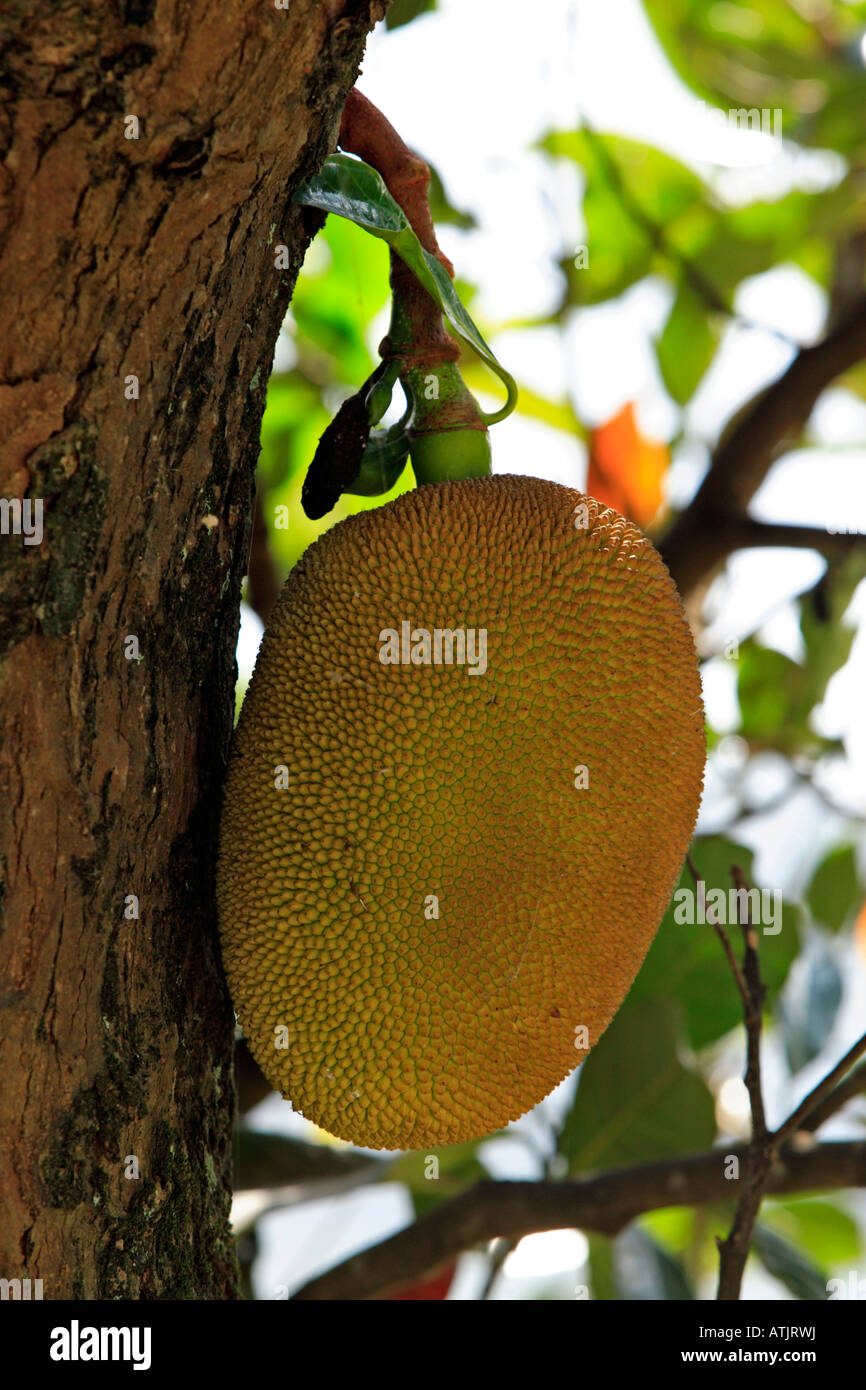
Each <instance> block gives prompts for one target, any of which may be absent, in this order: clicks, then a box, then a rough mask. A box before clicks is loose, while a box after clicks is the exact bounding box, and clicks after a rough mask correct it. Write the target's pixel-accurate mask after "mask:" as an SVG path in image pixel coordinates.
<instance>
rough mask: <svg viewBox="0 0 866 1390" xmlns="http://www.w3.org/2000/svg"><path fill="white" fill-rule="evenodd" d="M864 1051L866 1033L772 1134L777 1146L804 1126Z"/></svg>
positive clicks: (865, 1049)
mask: <svg viewBox="0 0 866 1390" xmlns="http://www.w3.org/2000/svg"><path fill="white" fill-rule="evenodd" d="M864 1052H866V1033H864V1034H863V1036H862V1038H858V1040H857V1042H855V1044H854V1046H853V1047H849V1049H848V1051H847V1052H846V1053H845V1056H844V1057H843V1058H842V1060H841V1062H837V1063H836V1065H835V1067H834V1068H833V1070H832V1071H830V1072H828V1073H827V1075H826V1076H825V1077H824V1079H823V1081H819V1082H818V1085H817V1086H815V1087H814V1088H813V1089H812V1090H811V1091H810V1092H809V1094H808V1095H807V1096H806V1097H805V1099H804V1100H801V1101H800V1104H799V1105H798V1106H797V1109H796V1110H795V1111H793V1113H792V1114H790V1115H789V1116H788V1118H787V1120H786V1121H785V1123H784V1124H783V1125H780V1126H779V1128H778V1129H777V1130H776V1131H775V1133H774V1134H773V1135H772V1136H771V1138H772V1140H773V1143H774V1145H775V1146H776V1147H777V1148H778V1146H779V1144H781V1143H782V1141H783V1140H784V1139H787V1138H788V1136H789V1135H790V1134H793V1133H794V1131H795V1130H798V1129H801V1128H802V1127H804V1121H806V1120H808V1119H809V1118H810V1116H811V1115H812V1113H813V1112H814V1110H815V1109H816V1107H817V1106H818V1104H819V1103H820V1102H821V1101H822V1100H823V1099H824V1097H825V1096H828V1095H829V1093H830V1092H831V1091H832V1090H833V1087H834V1086H835V1085H836V1082H837V1081H839V1080H841V1078H842V1077H843V1076H844V1075H845V1073H846V1072H847V1071H849V1070H850V1068H851V1067H853V1065H854V1063H855V1062H856V1061H857V1060H858V1059H859V1058H860V1057H862V1056H863V1054H864ZM860 1070H861V1071H862V1070H863V1069H862V1068H861V1069H860Z"/></svg>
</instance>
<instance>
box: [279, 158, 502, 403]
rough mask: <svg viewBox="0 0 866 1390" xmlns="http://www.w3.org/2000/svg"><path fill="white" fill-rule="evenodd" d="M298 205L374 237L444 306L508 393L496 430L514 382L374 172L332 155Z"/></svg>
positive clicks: (298, 196) (357, 161) (452, 322)
mask: <svg viewBox="0 0 866 1390" xmlns="http://www.w3.org/2000/svg"><path fill="white" fill-rule="evenodd" d="M294 201H295V202H296V203H303V204H306V205H308V206H310V207H317V208H321V209H322V211H324V212H334V213H336V214H337V215H338V216H339V217H345V218H348V219H349V221H351V222H355V223H356V224H357V225H358V226H359V227H363V228H364V230H365V231H367V232H370V233H371V235H372V236H377V237H381V238H382V240H383V241H385V242H387V244H388V245H389V246H390V247H391V250H392V251H394V252H395V253H396V254H397V255H398V256H399V257H400V258H401V260H403V261H405V263H406V265H408V267H409V269H410V270H411V271H412V273H413V274H414V276H415V278H416V279H417V280H418V281H419V282H420V283H421V284H422V285H423V286H424V288H425V290H426V291H427V293H428V294H429V295H431V297H432V298H433V299H434V300H435V301H436V303H437V304H438V305H439V307H440V308H441V310H442V312H443V314H444V315H445V317H446V319H447V320H448V322H449V324H450V325H451V327H452V329H453V330H454V332H455V333H456V334H457V336H458V337H459V338H462V339H463V341H464V342H466V343H468V344H469V346H470V347H471V348H473V349H474V351H475V352H477V354H478V356H479V357H480V358H481V359H482V361H483V362H485V363H486V364H487V366H488V367H489V368H490V370H491V371H493V372H495V373H496V375H497V376H498V377H499V378H500V380H501V381H502V382H503V384H504V386H505V388H506V391H507V393H508V396H507V400H506V403H505V405H504V406H503V407H502V408H501V409H500V410H497V411H495V412H494V413H493V414H491V415H483V419H484V422H485V424H487V425H493V424H495V423H496V422H497V420H503V419H504V418H505V416H506V415H509V414H510V413H511V411H512V410H513V409H514V406H515V405H516V403H517V387H516V385H515V383H514V379H513V378H512V377H511V376H510V375H509V373H508V372H506V370H505V368H504V367H503V366H501V364H500V363H499V362H498V361H497V359H496V357H495V355H494V353H493V351H492V350H491V348H490V347H488V345H487V343H486V342H485V341H484V338H483V336H482V334H481V332H480V330H479V329H478V328H477V327H476V325H475V324H474V323H473V321H472V319H471V317H470V315H469V314H468V312H467V311H466V309H465V308H464V307H463V305H462V304H461V302H460V299H459V298H458V296H457V293H456V291H455V289H454V285H453V283H452V281H451V277H450V276H449V274H448V272H447V271H446V269H445V267H444V266H443V265H441V264H440V262H439V261H437V259H436V257H435V256H432V255H431V254H430V252H429V251H426V250H425V249H424V247H423V246H422V245H421V243H420V241H419V240H418V238H417V236H416V235H415V233H414V232H413V230H412V228H411V226H410V225H409V220H408V218H407V217H406V215H405V213H404V212H403V210H402V208H401V207H400V206H399V204H398V203H397V202H396V201H395V200H394V199H393V198H392V197H391V194H390V193H389V192H388V189H387V188H386V186H385V183H384V181H383V179H382V178H381V176H380V175H379V174H378V173H377V172H376V170H375V169H372V168H371V167H370V166H369V164H365V163H364V162H363V161H362V160H360V159H353V158H351V157H350V156H349V155H345V154H333V155H330V156H329V157H328V159H326V160H325V163H324V165H323V167H322V170H321V172H320V173H319V174H317V175H315V177H314V178H312V179H309V180H308V181H307V182H306V183H305V184H302V185H301V187H300V188H299V189H298V191H297V192H296V194H295V197H294Z"/></svg>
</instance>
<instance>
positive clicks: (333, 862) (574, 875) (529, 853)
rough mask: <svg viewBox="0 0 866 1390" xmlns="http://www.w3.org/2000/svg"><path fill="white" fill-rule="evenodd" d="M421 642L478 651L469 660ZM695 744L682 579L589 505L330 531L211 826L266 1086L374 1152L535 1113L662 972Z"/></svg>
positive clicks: (535, 494) (527, 500)
mask: <svg viewBox="0 0 866 1390" xmlns="http://www.w3.org/2000/svg"><path fill="white" fill-rule="evenodd" d="M404 623H407V624H408V625H409V629H408V634H406V629H405V628H403V626H402V625H403V624H404ZM388 629H391V630H393V634H395V635H396V636H397V638H398V646H397V647H395V646H394V638H393V636H389V635H388V633H387V632H386V630H388ZM437 629H438V630H439V631H440V633H441V632H442V631H443V630H450V631H451V632H452V633H453V632H455V631H457V632H460V631H462V632H463V633H464V635H467V636H468V634H469V633H474V634H475V638H474V646H473V645H471V640H470V645H469V646H468V647H467V650H466V651H465V652H464V660H463V662H461V661H460V659H459V658H460V647H459V641H458V640H457V639H454V645H453V647H451V655H452V657H453V658H454V660H453V661H452V663H451V664H446V663H445V660H444V658H445V654H446V652H447V650H448V647H449V643H448V639H447V638H441V639H440V646H439V657H440V662H439V664H437V663H436V660H435V657H436V651H437V648H436V638H435V633H436V630H437ZM482 631H483V632H484V633H485V634H486V669H484V671H483V674H482V665H485V663H484V662H482V660H481V659H480V658H481V635H480V634H481V632H482ZM424 633H427V634H429V638H428V639H425V637H424ZM404 634H406V644H405V646H403V637H404ZM386 652H390V654H391V655H394V654H395V653H396V654H397V660H396V661H394V662H389V663H384V662H383V661H382V660H381V659H380V656H381V654H383V653H386ZM404 654H405V655H407V656H408V658H409V660H408V662H407V663H406V664H404V663H403V661H402V659H401V658H402V656H403V655H404ZM425 654H426V655H427V656H429V657H430V660H429V661H427V660H425V659H424V658H425ZM413 655H414V658H415V659H414V660H413ZM473 655H474V658H475V661H474V665H473V664H471V660H472V657H473ZM703 729H704V726H703V711H702V707H701V694H700V684H699V678H698V667H697V659H696V655H695V650H694V646H693V643H692V639H691V635H690V633H689V629H688V627H687V625H686V621H685V617H684V615H683V611H682V608H681V605H680V601H679V598H678V596H677V593H676V590H675V588H674V585H673V583H672V581H671V579H670V576H669V575H668V572H667V570H666V569H665V566H664V565H663V563H662V561H661V559H660V558H659V556H658V554H657V552H656V551H655V550H654V549H653V547H652V545H651V544H650V542H649V541H648V540H647V539H646V538H645V537H644V536H643V535H642V534H641V533H640V532H639V531H638V530H637V529H636V528H635V527H634V526H633V525H631V524H630V523H629V522H628V521H625V520H624V519H623V518H622V517H621V516H619V515H618V514H617V513H616V512H613V511H611V510H610V509H608V508H605V507H603V506H601V505H600V504H598V503H597V502H595V501H593V500H592V499H591V498H587V497H583V496H582V495H581V494H580V493H577V492H574V491H571V490H570V489H567V488H564V487H561V486H559V485H558V484H555V483H550V482H544V481H541V480H538V479H534V478H528V477H525V478H524V477H504V476H495V477H489V478H479V479H472V480H468V481H463V482H454V483H441V484H434V485H431V486H428V487H422V488H419V489H418V490H416V491H414V492H410V493H407V494H405V495H404V496H401V497H399V498H398V499H397V500H396V501H394V502H391V503H389V504H388V505H386V506H384V507H381V508H379V509H378V510H374V511H368V512H365V513H362V514H360V515H357V516H354V517H352V518H350V519H349V520H348V521H344V522H341V523H340V524H339V525H337V526H335V527H334V528H333V529H332V530H330V531H329V532H327V533H326V534H325V535H324V536H323V538H322V539H321V540H319V541H318V542H316V544H315V545H313V546H312V547H311V548H310V549H309V550H308V551H307V553H306V555H305V556H304V557H303V559H302V560H301V561H300V563H299V564H298V565H297V566H296V567H295V569H294V570H293V572H292V574H291V575H290V576H289V579H288V581H287V583H286V586H285V588H284V590H283V593H282V596H281V598H280V600H279V603H278V604H277V607H276V609H275V611H274V614H273V617H272V619H271V622H270V625H269V627H268V629H267V632H266V633H265V636H264V639H263V642H262V647H261V651H260V653H259V658H258V663H257V666H256V670H255V673H254V676H253V679H252V683H251V685H250V689H249V691H248V693H247V696H246V699H245V701H244V705H243V709H242V712H241V716H240V721H239V725H238V729H237V732H236V736H235V741H234V745H233V750H232V756H231V761H230V767H229V774H228V782H227V788H226V798H225V809H224V813H223V820H222V828H221V852H220V861H219V868H218V885H217V886H218V902H219V910H220V925H221V933H222V944H223V954H224V960H225V966H226V970H227V974H228V979H229V984H230V988H231V991H232V996H233V1000H234V1004H235V1008H236V1010H237V1013H238V1016H239V1018H240V1021H241V1023H242V1025H243V1028H244V1031H245V1033H246V1036H247V1038H248V1040H249V1043H250V1046H251V1048H252V1051H253V1053H254V1055H255V1057H256V1059H257V1061H258V1063H259V1065H260V1066H261V1067H262V1069H263V1071H264V1072H265V1075H266V1076H267V1077H268V1078H269V1079H270V1081H271V1083H272V1084H273V1085H274V1086H275V1087H276V1088H277V1089H278V1090H280V1091H281V1092H282V1093H283V1094H284V1095H285V1096H286V1097H287V1098H289V1099H290V1100H291V1101H292V1102H293V1105H294V1107H295V1109H296V1110H299V1111H301V1112H302V1113H303V1114H304V1115H306V1116H307V1117H308V1118H309V1119H312V1120H314V1121H315V1122H316V1123H317V1124H319V1125H321V1126H322V1127H323V1128H325V1129H326V1130H329V1131H331V1132H332V1133H333V1134H335V1135H338V1136H340V1137H341V1138H343V1139H348V1140H351V1141H352V1142H354V1143H356V1144H359V1145H364V1146H369V1147H372V1148H417V1147H422V1146H423V1147H427V1146H432V1145H440V1144H451V1143H457V1142H459V1141H463V1140H467V1139H470V1138H474V1137H477V1136H480V1135H484V1134H488V1133H490V1132H491V1131H493V1130H495V1129H497V1128H499V1127H500V1126H502V1125H504V1124H505V1123H507V1122H508V1121H509V1120H512V1119H515V1118H517V1117H518V1116H519V1115H521V1114H522V1113H523V1112H524V1111H526V1110H527V1109H529V1108H530V1107H531V1106H533V1105H535V1104H536V1103H537V1102H538V1101H540V1100H541V1099H542V1098H543V1097H544V1096H545V1095H546V1094H547V1093H548V1092H549V1091H550V1090H551V1089H552V1088H553V1087H555V1086H556V1085H557V1084H558V1083H559V1082H560V1081H561V1080H563V1078H564V1077H565V1076H566V1075H567V1074H568V1073H569V1072H570V1071H571V1070H572V1068H573V1067H574V1066H575V1065H576V1064H577V1063H578V1062H580V1061H581V1060H582V1059H583V1057H584V1056H585V1055H586V1052H585V1050H584V1049H579V1048H578V1047H577V1046H576V1041H577V1042H580V1041H581V1039H582V1036H583V1035H582V1034H581V1033H578V1032H576V1030H577V1029H582V1028H586V1029H587V1030H588V1039H589V1045H590V1046H592V1045H593V1044H594V1043H595V1042H597V1040H598V1038H599V1037H600V1035H601V1034H602V1032H603V1031H604V1029H605V1028H606V1026H607V1024H608V1023H609V1022H610V1020H611V1018H612V1017H613V1015H614V1014H615V1012H616V1011H617V1009H618V1008H619V1006H620V1004H621V1002H622V1000H623V998H624V997H625V995H626V993H627V991H628V989H629V987H630V985H631V983H632V981H633V980H634V977H635V975H636V974H637V971H638V969H639V968H640V965H641V963H642V961H643V959H644V956H645V955H646V952H647V950H648V948H649V946H650V943H651V941H652V938H653V935H654V933H655V931H656V928H657V926H658V923H659V921H660V919H661V917H662V915H663V913H664V910H665V908H666V906H667V904H668V901H669V899H670V895H671V893H672V891H673V888H674V886H675V884H676V880H677V875H678V873H679V870H680V867H681V864H682V860H683V857H684V854H685V851H686V849H687V847H688V843H689V839H690V836H691V834H692V830H693V827H694V823H695V818H696V814H697V809H698V803H699V800H700V791H701V782H702V772H703V763H704V731H703ZM283 769H284V770H283ZM286 782H287V785H286Z"/></svg>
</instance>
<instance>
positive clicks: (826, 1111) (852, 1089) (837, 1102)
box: [800, 1063, 866, 1134]
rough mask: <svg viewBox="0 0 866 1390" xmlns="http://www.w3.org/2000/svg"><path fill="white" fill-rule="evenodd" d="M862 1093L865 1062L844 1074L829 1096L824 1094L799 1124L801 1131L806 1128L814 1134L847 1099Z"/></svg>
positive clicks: (863, 1090) (865, 1068)
mask: <svg viewBox="0 0 866 1390" xmlns="http://www.w3.org/2000/svg"><path fill="white" fill-rule="evenodd" d="M864 1093H866V1063H864V1064H863V1066H861V1067H855V1068H854V1070H853V1071H852V1073H851V1075H850V1076H846V1078H845V1080H844V1081H843V1082H842V1083H841V1085H839V1086H837V1087H836V1089H835V1091H831V1092H830V1094H829V1096H826V1097H825V1098H824V1100H822V1101H821V1102H820V1104H819V1105H816V1106H815V1109H814V1110H813V1111H812V1113H811V1114H810V1115H807V1116H806V1118H805V1120H804V1121H803V1123H802V1124H801V1125H800V1129H801V1131H802V1130H806V1131H807V1132H808V1133H810V1134H814V1133H815V1131H816V1130H817V1129H820V1128H821V1126H822V1125H823V1124H826V1122H827V1120H829V1119H832V1117H833V1116H834V1115H835V1114H837V1113H838V1111H840V1110H841V1109H842V1107H843V1106H844V1105H847V1104H848V1102H849V1100H853V1099H854V1097H855V1096H860V1095H863V1094H864Z"/></svg>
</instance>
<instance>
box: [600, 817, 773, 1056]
mask: <svg viewBox="0 0 866 1390" xmlns="http://www.w3.org/2000/svg"><path fill="white" fill-rule="evenodd" d="M692 858H693V860H694V863H695V866H696V868H697V870H698V872H699V873H700V874H701V875H702V877H703V879H704V881H705V883H706V891H707V893H709V892H710V891H711V890H713V889H721V890H722V891H723V892H724V893H726V894H728V895H729V894H730V889H731V887H732V883H731V872H730V871H731V865H732V864H737V865H739V867H740V868H741V869H742V870H743V873H744V874H745V876H746V880H747V882H748V883H749V885H750V886H755V887H757V886H758V885H756V884H755V879H754V873H753V869H752V858H753V856H752V851H751V850H749V849H747V848H746V846H745V845H740V844H737V843H735V842H733V841H731V840H727V839H724V838H723V837H721V836H707V837H701V838H700V839H698V840H695V841H694V844H693V846H692ZM694 888H695V885H694V881H693V879H692V876H691V874H690V873H689V871H688V868H687V867H684V868H683V871H682V874H681V875H680V881H679V884H678V887H677V893H679V892H680V891H681V890H683V889H686V890H688V891H689V892H692V893H693V892H694ZM676 901H677V900H676V898H674V899H672V901H671V903H670V905H669V906H668V910H667V912H666V913H665V915H664V917H663V918H662V924H661V926H660V927H659V930H658V932H657V934H656V938H655V940H654V942H653V944H652V946H651V947H650V950H649V954H648V955H647V958H646V960H645V961H644V964H643V968H642V969H641V971H640V973H639V975H638V977H637V979H636V980H635V982H634V984H633V985H632V988H631V993H630V994H629V1002H631V1001H632V1000H638V999H667V998H674V999H676V1000H678V1001H679V1003H680V1006H681V1007H682V1009H683V1016H684V1022H685V1029H686V1035H687V1037H688V1040H689V1043H690V1044H691V1046H692V1047H694V1048H699V1047H704V1046H705V1045H706V1044H707V1043H709V1042H714V1041H715V1040H716V1038H720V1037H722V1036H723V1035H724V1034H725V1033H727V1032H729V1031H730V1030H731V1029H732V1028H736V1027H737V1025H738V1024H741V1023H742V1021H743V1009H742V1002H741V1000H740V996H739V994H738V993H737V988H736V985H735V983H734V979H733V976H732V974H731V969H730V966H729V965H728V962H727V958H726V956H725V954H724V951H723V950H722V946H721V943H720V942H719V939H718V937H717V936H716V933H715V931H714V930H713V928H712V927H711V926H710V925H706V926H699V925H698V924H697V923H696V924H695V925H694V926H690V925H688V924H684V923H680V922H677V921H676V920H675V911H676ZM769 903H770V905H773V904H774V903H775V900H774V899H770V900H769ZM728 904H729V905H730V897H728ZM728 915H729V916H730V913H729V914H728ZM799 919H800V911H799V909H798V908H797V907H796V906H795V905H794V904H793V903H787V902H783V903H782V914H781V931H779V932H777V933H774V934H770V933H765V932H761V933H760V936H759V941H760V947H759V949H760V955H761V973H762V976H763V978H764V981H765V983H766V984H767V988H768V992H769V998H770V999H772V998H773V997H774V996H775V995H776V994H778V992H779V991H780V990H781V988H782V985H783V983H784V981H785V978H786V976H787V974H788V970H789V968H790V966H791V964H792V962H793V960H794V958H795V957H796V955H797V952H798V949H799ZM763 925H768V924H767V923H764V924H763ZM739 936H740V933H739V927H736V928H735V930H734V932H733V933H732V932H729V940H730V941H731V944H732V945H733V947H734V950H735V951H736V952H737V953H738V955H739V954H741V944H740V939H739ZM590 1055H591V1054H590Z"/></svg>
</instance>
